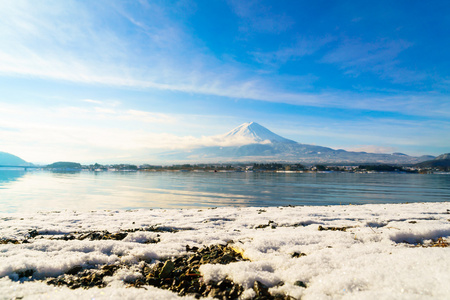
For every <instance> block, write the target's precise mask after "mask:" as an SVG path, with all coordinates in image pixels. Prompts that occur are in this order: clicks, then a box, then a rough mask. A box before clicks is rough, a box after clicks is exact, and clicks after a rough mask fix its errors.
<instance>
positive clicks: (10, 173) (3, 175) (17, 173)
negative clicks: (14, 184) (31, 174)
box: [0, 168, 25, 189]
mask: <svg viewBox="0 0 450 300" xmlns="http://www.w3.org/2000/svg"><path fill="white" fill-rule="evenodd" d="M24 174H25V171H24V170H14V169H12V170H10V169H6V168H0V189H1V188H2V187H3V185H4V184H6V183H8V182H10V181H14V180H17V179H19V178H20V177H22V176H23V175H24Z"/></svg>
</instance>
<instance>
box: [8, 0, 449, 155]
mask: <svg viewBox="0 0 450 300" xmlns="http://www.w3.org/2000/svg"><path fill="white" fill-rule="evenodd" d="M0 40H1V41H2V42H1V43H0V151H5V152H10V153H13V154H16V155H18V156H20V157H22V158H24V159H25V160H27V161H31V162H38V163H39V162H42V163H47V162H53V161H57V160H71V161H80V162H83V163H92V162H95V161H98V162H120V161H134V162H152V157H153V156H152V153H157V152H158V151H161V150H162V149H167V148H170V149H179V148H186V147H187V148H189V147H195V146H199V145H212V144H214V139H211V138H210V136H214V135H218V134H222V133H225V132H227V131H229V130H231V129H232V128H234V127H236V126H238V125H240V124H241V123H244V122H250V121H255V122H258V123H260V124H261V125H263V126H265V127H267V128H269V129H270V130H272V131H274V132H275V133H277V134H280V135H282V136H284V137H286V138H290V139H293V140H295V141H298V142H300V143H306V144H316V145H321V146H327V147H331V148H336V149H337V148H339V149H347V150H358V151H359V150H361V151H369V152H385V153H392V152H403V153H407V154H410V155H422V154H432V155H438V154H441V153H444V152H450V137H449V136H450V135H449V132H450V97H449V91H450V74H449V70H450V59H449V56H450V54H449V53H450V51H449V50H450V3H449V2H447V1H370V2H369V1H210V0H209V1H206V0H205V1H189V0H182V1H144V0H142V1H106V0H105V1H70V0H67V1H57V0H55V1H40V2H39V4H37V3H36V2H35V1H21V0H15V1H2V2H1V3H0Z"/></svg>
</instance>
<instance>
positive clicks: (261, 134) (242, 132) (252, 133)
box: [224, 122, 295, 143]
mask: <svg viewBox="0 0 450 300" xmlns="http://www.w3.org/2000/svg"><path fill="white" fill-rule="evenodd" d="M224 138H225V139H240V140H244V139H245V140H249V141H253V142H254V143H274V142H275V143H295V142H294V141H292V140H289V139H286V138H284V137H282V136H279V135H278V134H275V133H273V132H272V131H270V130H269V129H267V128H265V127H264V126H261V125H259V124H258V123H256V122H250V123H244V124H242V125H240V126H238V127H236V128H234V129H233V130H231V131H230V132H228V133H226V134H225V135H224Z"/></svg>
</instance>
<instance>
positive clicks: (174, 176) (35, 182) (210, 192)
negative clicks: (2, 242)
mask: <svg viewBox="0 0 450 300" xmlns="http://www.w3.org/2000/svg"><path fill="white" fill-rule="evenodd" d="M441 201H450V175H448V174H426V175H425V174H398V173H372V174H358V173H258V172H248V173H246V172H232V173H220V172H218V173H205V172H75V173H53V172H49V171H21V170H0V212H34V211H50V210H51V211H53V210H65V209H67V210H80V211H86V210H100V209H111V210H114V209H137V208H202V207H216V206H286V205H339V204H349V203H351V204H366V203H404V202H441Z"/></svg>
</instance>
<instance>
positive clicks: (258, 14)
mask: <svg viewBox="0 0 450 300" xmlns="http://www.w3.org/2000/svg"><path fill="white" fill-rule="evenodd" d="M229 3H230V5H231V7H232V8H233V10H234V12H235V13H236V15H238V16H239V17H240V18H241V19H242V23H241V30H242V31H245V32H248V31H250V29H251V30H256V31H257V32H265V33H280V32H283V31H285V30H286V29H288V28H290V27H291V26H292V25H293V24H294V23H295V21H294V19H293V18H292V17H290V16H288V15H286V14H284V13H281V14H277V13H273V12H272V10H271V7H270V6H266V5H264V4H263V3H262V2H261V1H255V0H252V1H239V0H230V1H229Z"/></svg>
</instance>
